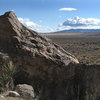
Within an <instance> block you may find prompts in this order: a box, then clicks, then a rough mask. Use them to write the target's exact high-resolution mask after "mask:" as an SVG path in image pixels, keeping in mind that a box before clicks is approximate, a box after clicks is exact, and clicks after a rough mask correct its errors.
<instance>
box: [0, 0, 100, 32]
mask: <svg viewBox="0 0 100 100" xmlns="http://www.w3.org/2000/svg"><path fill="white" fill-rule="evenodd" d="M7 11H14V12H15V14H16V15H17V17H18V19H19V21H20V22H21V23H23V24H24V25H25V26H27V27H29V28H31V29H33V30H36V31H38V32H53V31H59V30H64V29H78V28H79V29H81V28H82V29H84V28H85V29H90V28H91V29H92V28H93V29H98V28H100V13H99V11H100V0H0V15H2V14H4V13H5V12H7Z"/></svg>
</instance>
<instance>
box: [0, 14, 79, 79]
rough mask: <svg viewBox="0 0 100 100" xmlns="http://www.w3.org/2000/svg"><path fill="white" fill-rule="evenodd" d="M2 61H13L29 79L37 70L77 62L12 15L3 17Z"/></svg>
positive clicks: (0, 34) (0, 22)
mask: <svg viewBox="0 0 100 100" xmlns="http://www.w3.org/2000/svg"><path fill="white" fill-rule="evenodd" d="M0 59H1V61H3V62H4V61H6V60H7V61H9V60H11V61H12V62H13V63H14V64H15V65H16V66H17V67H19V68H18V69H19V70H20V71H22V70H23V71H25V72H26V73H28V74H29V76H30V77H32V76H34V75H33V74H35V73H34V72H35V71H36V70H37V68H38V67H41V68H42V67H44V66H47V67H53V66H58V67H61V66H66V65H68V64H69V63H78V60H77V59H76V58H75V57H74V56H73V55H71V54H70V53H68V52H66V51H65V50H63V49H62V48H61V47H60V46H58V45H57V44H55V43H53V42H52V41H51V40H49V39H47V38H46V37H42V36H40V35H38V33H37V32H35V31H32V30H30V29H28V28H26V27H25V26H24V25H22V24H21V23H20V22H19V21H18V19H17V17H16V15H15V14H14V13H13V12H6V13H5V14H4V15H2V16H0ZM0 63H1V62H0Z"/></svg>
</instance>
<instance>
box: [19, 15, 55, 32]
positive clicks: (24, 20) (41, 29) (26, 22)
mask: <svg viewBox="0 0 100 100" xmlns="http://www.w3.org/2000/svg"><path fill="white" fill-rule="evenodd" d="M18 20H19V21H20V22H21V23H22V24H24V25H25V26H26V27H28V28H30V29H32V30H35V31H37V32H41V33H44V32H53V31H54V30H53V29H52V28H50V27H48V26H42V25H38V24H36V23H34V22H33V21H31V20H30V19H28V18H21V17H20V18H18Z"/></svg>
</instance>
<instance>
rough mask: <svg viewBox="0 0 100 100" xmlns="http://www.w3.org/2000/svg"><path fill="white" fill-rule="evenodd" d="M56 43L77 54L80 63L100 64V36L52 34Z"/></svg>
mask: <svg viewBox="0 0 100 100" xmlns="http://www.w3.org/2000/svg"><path fill="white" fill-rule="evenodd" d="M49 38H50V39H52V40H53V41H54V42H55V43H57V44H59V45H60V46H62V47H63V48H64V49H65V50H66V51H68V52H70V53H71V54H73V55H75V57H76V58H77V59H78V60H79V62H80V63H84V64H89V65H91V64H99V65H100V37H75V36H73V37H71V36H70V37H68V36H67V35H65V36H61V37H60V36H51V37H49Z"/></svg>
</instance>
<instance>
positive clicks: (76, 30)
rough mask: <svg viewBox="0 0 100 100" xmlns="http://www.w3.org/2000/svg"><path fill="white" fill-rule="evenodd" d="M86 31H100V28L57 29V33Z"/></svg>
mask: <svg viewBox="0 0 100 100" xmlns="http://www.w3.org/2000/svg"><path fill="white" fill-rule="evenodd" d="M85 32H100V29H70V30H62V31H57V32H55V33H85Z"/></svg>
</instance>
